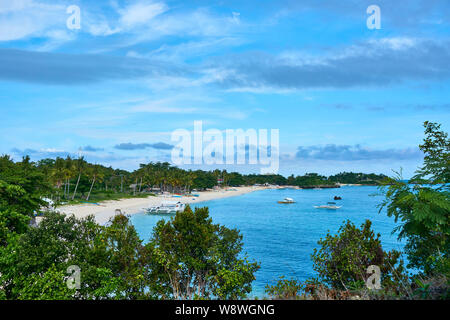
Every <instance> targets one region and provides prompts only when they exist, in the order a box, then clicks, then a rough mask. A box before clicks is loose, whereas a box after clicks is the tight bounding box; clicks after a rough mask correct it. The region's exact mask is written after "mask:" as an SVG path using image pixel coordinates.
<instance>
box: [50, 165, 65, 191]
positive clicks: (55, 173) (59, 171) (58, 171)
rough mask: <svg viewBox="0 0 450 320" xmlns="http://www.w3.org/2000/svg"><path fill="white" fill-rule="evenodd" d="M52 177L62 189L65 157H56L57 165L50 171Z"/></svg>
mask: <svg viewBox="0 0 450 320" xmlns="http://www.w3.org/2000/svg"><path fill="white" fill-rule="evenodd" d="M50 177H51V181H52V182H53V183H54V184H56V187H57V188H58V189H61V186H62V181H63V179H64V159H62V158H60V157H58V158H56V160H55V165H54V167H53V168H52V170H51V172H50ZM58 193H59V192H58Z"/></svg>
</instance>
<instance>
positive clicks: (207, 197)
mask: <svg viewBox="0 0 450 320" xmlns="http://www.w3.org/2000/svg"><path fill="white" fill-rule="evenodd" d="M232 189H234V191H233V190H214V191H199V192H196V194H198V195H199V196H198V197H192V196H182V197H181V198H178V197H172V196H171V195H158V196H148V197H146V198H130V199H122V200H106V201H102V202H100V203H99V204H98V205H97V204H90V203H83V204H76V205H65V206H61V207H58V208H56V211H57V212H60V213H64V214H66V215H72V214H73V215H74V216H75V217H76V218H79V219H80V218H86V217H87V216H89V215H94V217H95V220H96V222H97V223H100V224H104V223H106V222H108V221H109V220H110V218H112V217H114V215H115V211H116V209H119V210H121V212H122V213H123V214H126V215H132V214H136V213H139V212H142V211H143V210H144V208H147V207H149V206H156V205H159V204H160V203H161V202H162V201H180V202H182V203H185V204H191V203H199V202H207V201H211V200H217V199H223V198H229V197H235V196H240V195H243V194H247V193H250V192H254V191H259V190H266V189H273V187H266V186H257V187H256V186H251V187H235V188H232Z"/></svg>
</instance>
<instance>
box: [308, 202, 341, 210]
mask: <svg viewBox="0 0 450 320" xmlns="http://www.w3.org/2000/svg"><path fill="white" fill-rule="evenodd" d="M341 207H342V206H337V205H336V202H328V203H327V204H326V205H325V204H324V205H320V206H314V208H316V209H333V210H335V209H339V208H341Z"/></svg>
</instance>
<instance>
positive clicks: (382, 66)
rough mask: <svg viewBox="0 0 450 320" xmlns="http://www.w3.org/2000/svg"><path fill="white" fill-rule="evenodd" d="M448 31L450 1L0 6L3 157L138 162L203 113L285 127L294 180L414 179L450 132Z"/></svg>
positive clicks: (216, 121)
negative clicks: (399, 175) (439, 137)
mask: <svg viewBox="0 0 450 320" xmlns="http://www.w3.org/2000/svg"><path fill="white" fill-rule="evenodd" d="M372 4H376V5H378V6H379V7H380V9H381V29H380V30H370V29H368V28H367V25H366V20H367V18H368V17H369V14H367V12H366V10H367V7H368V6H369V5H372ZM72 5H76V6H78V7H79V8H80V16H81V23H80V29H69V28H68V27H67V20H68V18H69V17H70V16H71V13H67V8H68V7H69V6H72ZM70 21H72V20H70ZM70 21H69V22H70ZM449 27H450V1H447V0H441V1H440V0H423V1H422V0H411V1H391V0H370V1H366V0H342V1H331V0H328V1H320V0H302V1H300V0H298V1H295V0H277V1H265V0H252V1H250V0H249V1H234V0H232V1H225V0H224V1H214V0H204V1H203V0H193V1H158V0H155V1H147V0H133V1H131V0H130V1H107V0H105V1H102V0H98V1H87V0H84V1H80V0H69V1H46V0H0V111H1V115H2V117H1V124H2V125H1V127H0V153H3V154H10V155H11V156H13V157H14V159H17V160H19V159H20V158H21V157H22V156H23V155H24V154H28V155H30V156H31V157H32V158H33V159H40V158H44V157H56V156H65V155H67V154H71V155H74V156H76V155H77V154H82V155H84V156H85V157H86V158H87V159H88V160H89V161H91V162H96V163H102V164H105V165H112V166H113V167H120V168H124V169H135V168H137V167H138V166H139V163H143V162H149V161H158V160H169V161H170V153H171V149H172V146H173V144H174V142H173V141H171V133H172V132H173V131H174V130H176V129H186V130H192V129H193V122H194V120H202V121H203V126H204V129H209V128H216V129H219V130H226V129H238V128H242V129H256V130H258V129H279V133H280V149H279V150H280V173H282V174H285V175H287V174H290V173H295V174H303V173H305V172H319V173H322V174H332V173H337V172H340V171H344V170H345V171H350V170H351V171H363V172H376V173H386V174H390V173H392V171H391V170H399V169H400V168H403V170H404V174H405V176H406V177H409V176H410V175H411V174H412V173H413V171H414V169H415V167H416V166H417V165H419V164H420V163H421V158H422V155H421V153H420V152H419V150H418V148H417V146H418V144H419V143H420V142H421V140H422V138H423V128H422V123H423V121H425V120H429V121H437V122H440V123H442V125H443V128H444V129H445V130H447V131H448V130H449V126H450V99H449V97H450V28H449ZM203 168H204V169H210V167H209V166H203ZM229 169H235V170H239V171H241V172H252V171H257V169H255V168H254V167H252V166H249V165H244V166H238V167H233V168H231V167H230V168H229Z"/></svg>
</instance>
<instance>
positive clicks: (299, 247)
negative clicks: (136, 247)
mask: <svg viewBox="0 0 450 320" xmlns="http://www.w3.org/2000/svg"><path fill="white" fill-rule="evenodd" d="M334 196H340V197H342V200H338V201H335V202H336V203H337V204H338V205H342V208H340V209H338V210H326V209H316V208H314V206H315V205H321V204H326V203H327V202H329V201H334V200H333V197H334ZM285 197H289V198H293V199H294V200H295V201H296V203H294V204H278V203H277V201H279V200H283V199H284V198H285ZM383 199H384V197H383V196H382V195H381V194H380V192H379V190H378V188H377V187H372V186H344V187H341V188H339V189H308V190H306V189H304V190H294V189H281V190H269V189H267V190H261V191H255V192H252V193H248V194H244V195H241V196H236V197H230V198H225V199H218V200H212V201H208V202H203V203H197V204H195V205H191V206H193V207H196V206H198V207H203V206H207V207H209V213H210V216H211V217H212V219H213V222H214V223H219V224H223V225H225V226H227V227H229V228H237V229H239V230H240V231H241V233H242V235H243V237H244V239H243V242H244V250H243V251H244V254H245V255H246V256H247V257H248V258H249V260H250V261H252V260H254V261H258V262H259V263H260V264H261V268H260V270H259V271H258V272H257V273H256V280H255V281H254V282H253V291H252V294H251V297H259V298H261V297H263V296H264V289H265V286H266V285H267V284H274V283H275V282H276V280H277V279H278V278H279V277H280V276H285V278H296V279H298V280H300V281H303V280H306V279H307V278H310V277H313V276H315V272H314V271H313V269H312V262H311V257H310V256H311V254H312V253H313V250H314V248H318V245H317V241H318V240H319V239H320V238H323V237H325V236H326V234H327V232H331V233H332V234H335V233H336V232H337V231H338V229H339V227H340V226H341V225H342V224H343V222H344V221H345V220H347V219H349V220H350V221H352V222H353V223H354V224H356V225H357V226H360V225H361V224H362V223H364V221H365V220H366V219H370V220H371V221H372V223H373V224H372V228H373V230H374V231H375V233H380V235H381V242H382V245H383V249H384V250H391V249H396V250H400V251H401V250H402V248H403V246H404V244H403V243H401V242H399V241H398V240H397V235H395V234H392V231H393V229H394V227H395V226H396V223H395V222H394V219H393V218H389V217H388V216H387V215H386V212H385V210H383V211H382V212H381V213H379V208H378V207H377V205H379V204H380V203H381V202H382V201H383ZM168 218H169V217H164V216H150V215H145V214H144V213H138V214H135V215H133V216H132V217H131V222H132V224H133V225H134V226H135V228H136V230H137V232H138V233H139V235H140V237H141V238H142V239H144V241H148V239H149V238H150V236H151V233H152V229H153V227H154V226H155V225H156V222H157V221H158V220H160V219H168Z"/></svg>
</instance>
